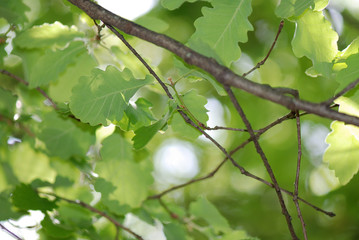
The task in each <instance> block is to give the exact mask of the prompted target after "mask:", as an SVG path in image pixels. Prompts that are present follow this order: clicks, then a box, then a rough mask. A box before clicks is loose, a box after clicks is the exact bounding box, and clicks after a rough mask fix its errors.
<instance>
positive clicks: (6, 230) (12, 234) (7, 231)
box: [0, 223, 23, 240]
mask: <svg viewBox="0 0 359 240" xmlns="http://www.w3.org/2000/svg"><path fill="white" fill-rule="evenodd" d="M0 228H1V229H3V230H4V231H5V232H6V233H8V234H9V235H11V236H12V237H13V238H15V239H17V240H23V239H22V238H21V237H19V236H17V235H16V234H15V233H13V232H11V231H10V230H9V229H7V228H6V227H5V226H4V225H2V224H1V223H0Z"/></svg>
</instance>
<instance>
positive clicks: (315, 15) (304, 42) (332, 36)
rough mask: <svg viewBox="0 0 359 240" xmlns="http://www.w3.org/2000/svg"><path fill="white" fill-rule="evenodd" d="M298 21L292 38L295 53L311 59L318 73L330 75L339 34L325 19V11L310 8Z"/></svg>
mask: <svg viewBox="0 0 359 240" xmlns="http://www.w3.org/2000/svg"><path fill="white" fill-rule="evenodd" d="M296 22H297V25H296V31H295V35H294V38H293V40H292V48H293V51H294V54H295V55H296V56H297V57H303V56H306V57H307V58H309V59H311V60H312V62H313V67H314V70H315V71H316V72H317V73H318V74H322V75H324V76H329V75H330V73H331V71H332V66H333V63H332V61H333V59H334V57H335V56H336V54H337V52H338V47H337V41H338V34H337V33H336V32H335V31H334V30H333V29H332V27H331V24H330V22H329V21H328V20H326V19H325V17H324V15H323V12H316V11H312V10H308V11H306V12H305V13H304V14H303V15H302V16H300V17H299V19H298V20H297V21H296ZM323 36H325V37H323Z"/></svg>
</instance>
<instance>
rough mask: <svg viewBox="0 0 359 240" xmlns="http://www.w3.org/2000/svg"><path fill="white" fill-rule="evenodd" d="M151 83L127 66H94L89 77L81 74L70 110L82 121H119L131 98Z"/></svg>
mask: <svg viewBox="0 0 359 240" xmlns="http://www.w3.org/2000/svg"><path fill="white" fill-rule="evenodd" d="M151 82H152V79H151V78H150V77H147V78H146V79H144V80H137V79H135V78H134V77H133V75H132V73H131V71H130V70H128V69H125V70H124V71H122V72H120V71H119V70H117V69H116V68H115V67H113V66H108V67H107V68H106V71H102V70H100V69H94V70H93V71H92V75H91V76H90V77H82V78H81V79H80V82H79V83H78V84H77V85H76V86H75V87H74V88H73V91H72V97H71V102H70V109H71V111H72V112H73V114H74V115H75V116H76V117H77V118H79V119H81V121H82V122H88V123H90V124H91V125H97V124H102V125H108V124H109V123H108V121H120V120H121V119H122V117H123V114H124V111H125V109H126V108H127V106H128V101H129V100H130V98H131V97H132V96H133V95H134V94H135V93H136V91H137V90H138V89H139V88H140V87H142V86H145V85H146V84H149V83H151Z"/></svg>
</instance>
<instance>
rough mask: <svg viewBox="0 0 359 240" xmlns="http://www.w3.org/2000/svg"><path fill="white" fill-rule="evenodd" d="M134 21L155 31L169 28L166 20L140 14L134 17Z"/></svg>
mask: <svg viewBox="0 0 359 240" xmlns="http://www.w3.org/2000/svg"><path fill="white" fill-rule="evenodd" d="M136 23H137V24H139V25H141V26H144V27H145V28H148V29H151V30H152V31H156V32H164V31H166V30H167V29H168V28H169V24H168V23H167V22H165V21H163V20H162V19H159V18H155V17H150V16H142V17H140V18H138V19H136Z"/></svg>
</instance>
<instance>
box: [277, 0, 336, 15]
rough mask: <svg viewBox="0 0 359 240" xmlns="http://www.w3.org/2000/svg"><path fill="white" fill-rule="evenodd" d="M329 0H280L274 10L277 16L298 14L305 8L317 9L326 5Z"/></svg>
mask: <svg viewBox="0 0 359 240" xmlns="http://www.w3.org/2000/svg"><path fill="white" fill-rule="evenodd" d="M328 1H329V0H281V1H280V4H279V5H278V7H277V8H276V10H275V13H276V15H277V16H278V17H282V18H288V17H292V16H299V15H300V14H302V13H303V12H304V11H305V10H306V9H307V8H309V7H310V8H311V9H313V10H316V11H319V10H322V9H323V8H325V7H326V6H327V5H328Z"/></svg>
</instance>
